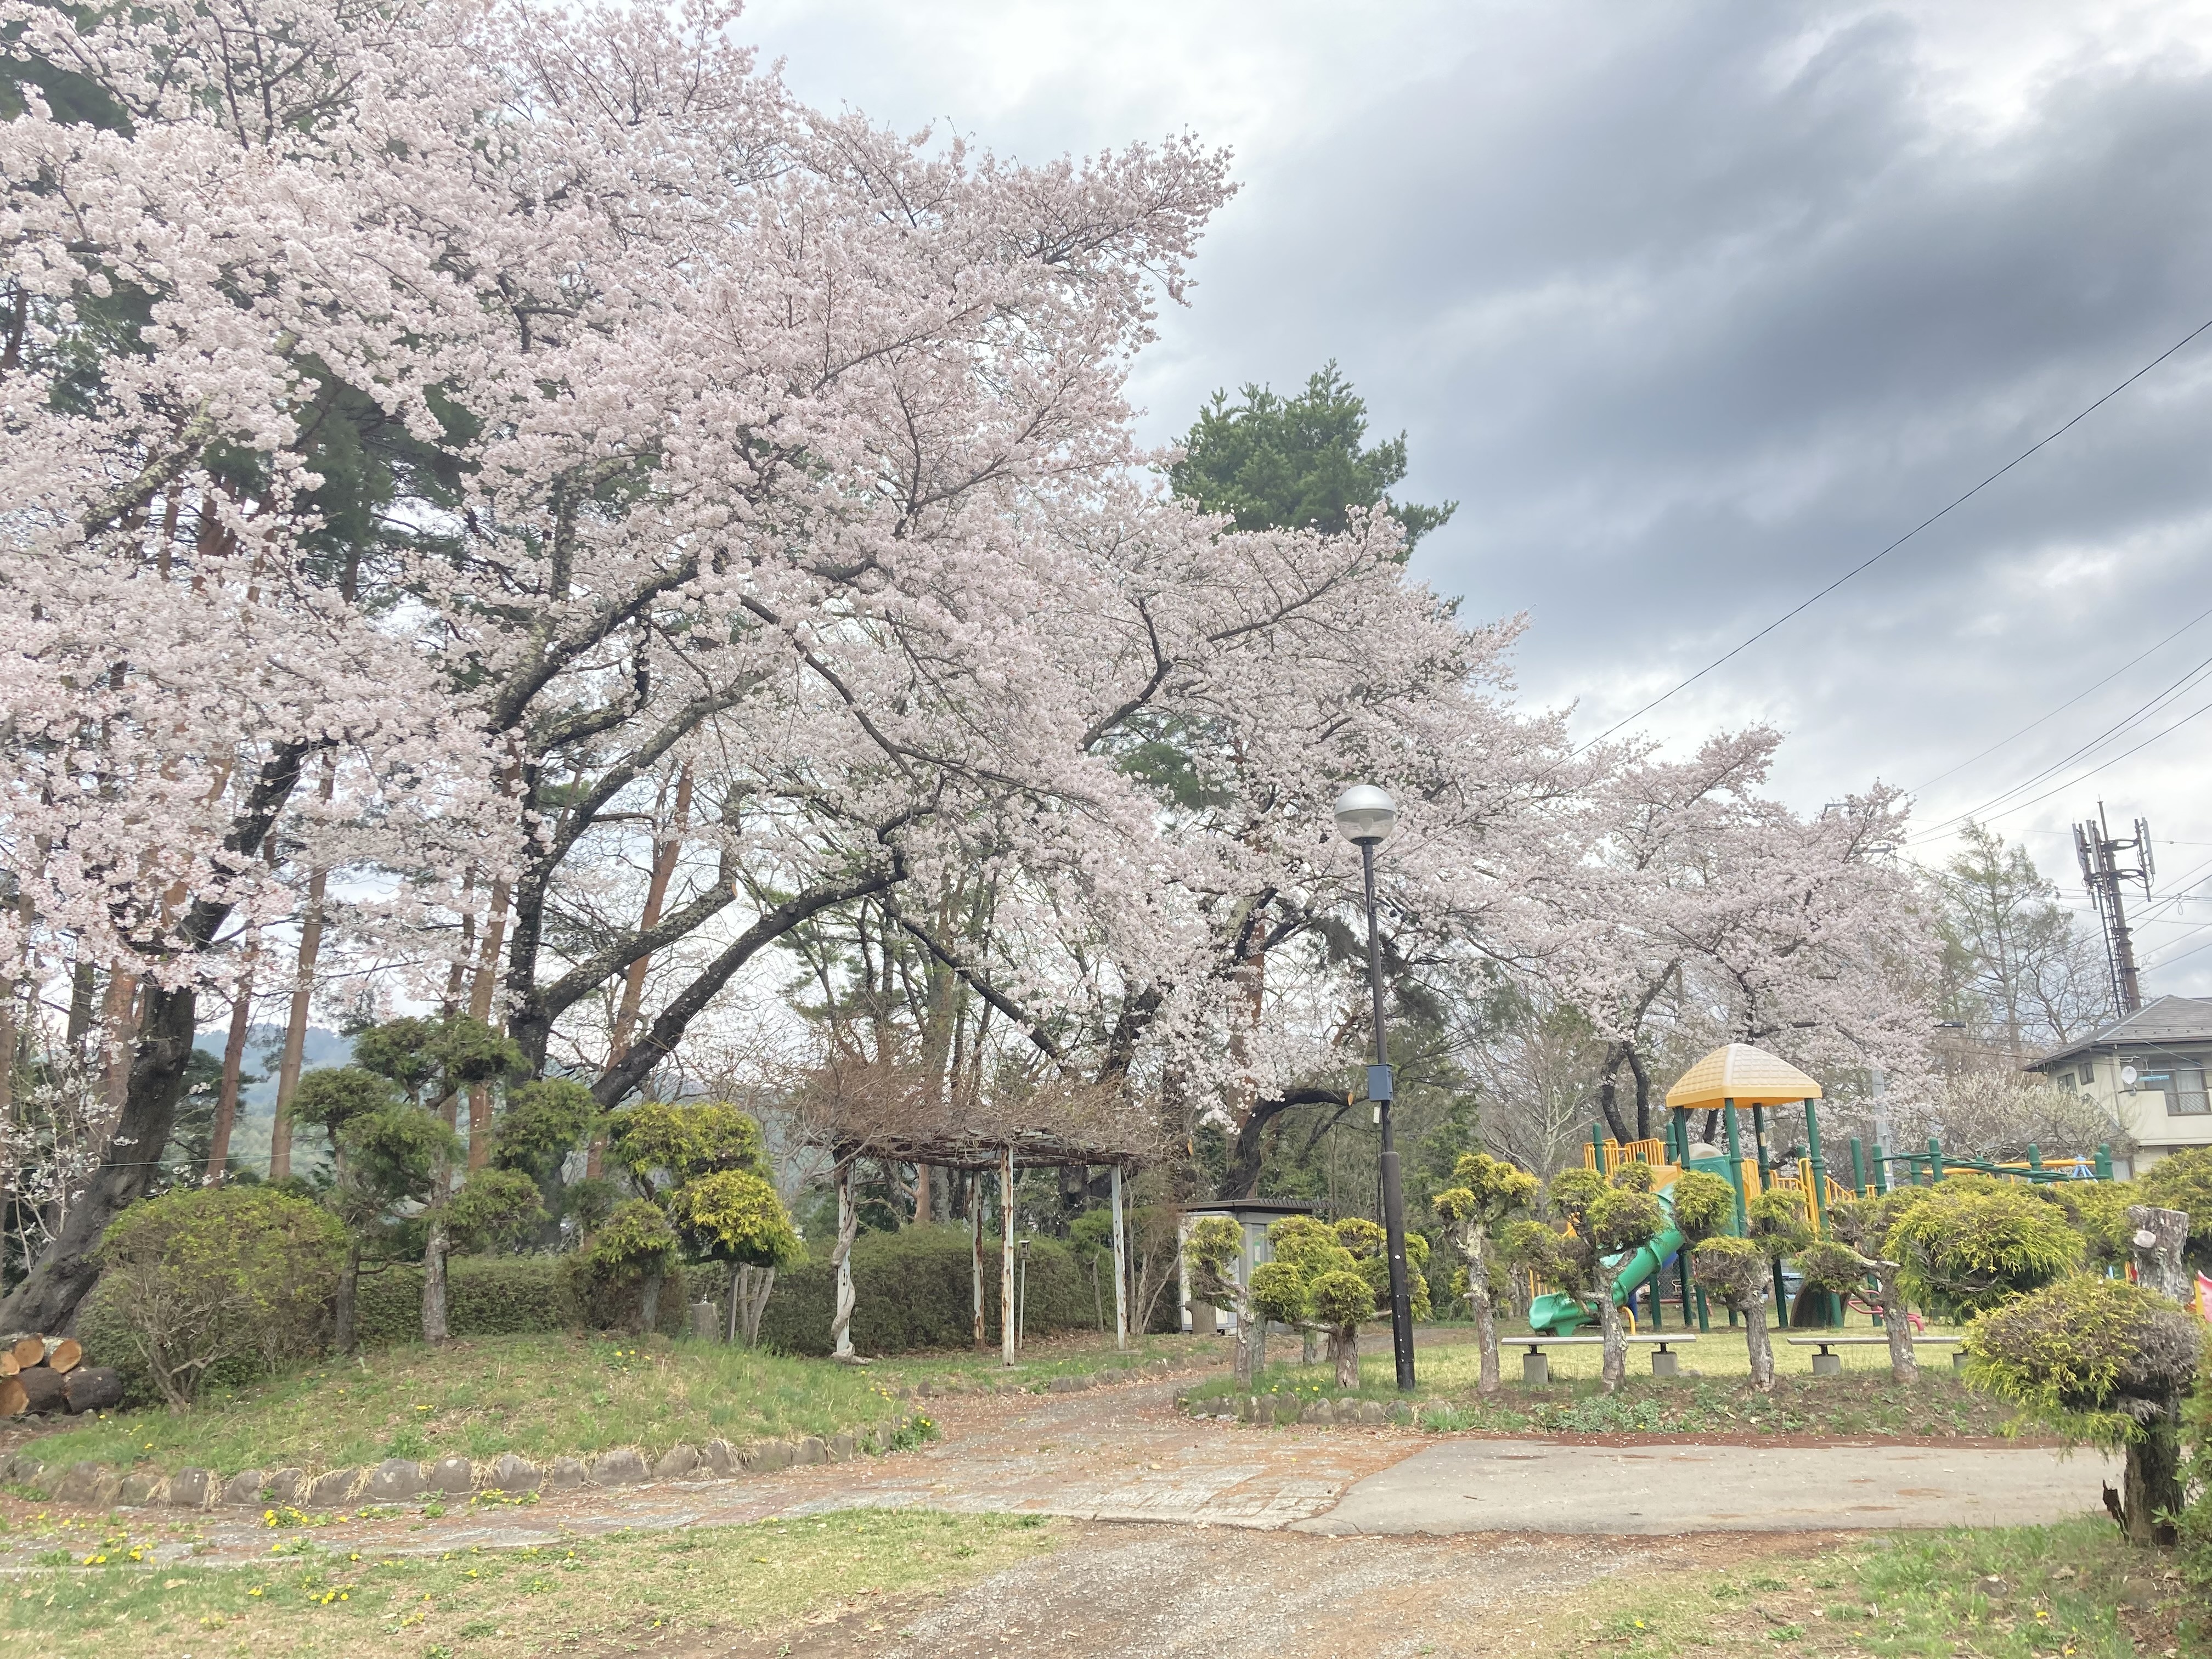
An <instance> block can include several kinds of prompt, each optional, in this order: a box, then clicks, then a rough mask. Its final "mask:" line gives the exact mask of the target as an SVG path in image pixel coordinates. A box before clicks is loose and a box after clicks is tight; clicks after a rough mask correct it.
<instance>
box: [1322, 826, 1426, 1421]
mask: <svg viewBox="0 0 2212 1659" xmlns="http://www.w3.org/2000/svg"><path fill="white" fill-rule="evenodd" d="M1397 822H1398V807H1397V804H1396V803H1395V802H1394V801H1393V800H1392V799H1390V797H1389V794H1388V793H1386V792H1384V791H1383V790H1381V789H1378V788H1376V787H1375V786H1374V785H1373V784H1371V783H1355V784H1354V785H1352V787H1351V788H1349V789H1347V790H1346V791H1345V792H1344V793H1342V794H1340V795H1339V796H1338V797H1337V798H1336V829H1337V833H1338V834H1339V835H1340V836H1343V837H1344V838H1345V839H1346V841H1348V842H1351V843H1352V845H1353V846H1354V847H1357V848H1358V849H1359V867H1360V872H1361V874H1362V875H1363V876H1364V878H1365V880H1366V884H1367V987H1368V989H1369V990H1370V992H1371V993H1372V994H1373V995H1374V998H1375V1063H1374V1064H1373V1065H1372V1066H1369V1067H1368V1068H1367V1097H1368V1099H1370V1100H1371V1101H1373V1102H1374V1103H1375V1111H1376V1118H1377V1119H1378V1121H1380V1122H1381V1123H1382V1125H1383V1231H1384V1233H1386V1234H1387V1235H1388V1236H1389V1252H1390V1347H1391V1351H1392V1352H1393V1354H1394V1355H1395V1357H1396V1359H1397V1362H1398V1389H1399V1391H1400V1392H1401V1394H1411V1393H1412V1392H1413V1297H1412V1295H1411V1293H1410V1292H1409V1291H1407V1281H1406V1192H1405V1188H1404V1187H1403V1185H1402V1184H1401V1182H1400V1181H1399V1178H1398V1148H1397V1145H1396V1143H1395V1141H1393V1140H1392V1139H1391V1136H1390V1096H1391V1088H1390V1051H1389V1048H1388V1046H1387V1045H1386V1044H1385V1042H1384V1040H1383V945H1382V940H1381V936H1380V934H1379V933H1377V932H1376V924H1375V849H1376V848H1377V847H1379V846H1381V845H1382V843H1383V837H1384V836H1387V835H1389V833H1390V831H1391V829H1393V828H1395V826H1396V824H1397Z"/></svg>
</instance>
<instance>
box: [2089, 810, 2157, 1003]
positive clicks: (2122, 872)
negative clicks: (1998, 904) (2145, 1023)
mask: <svg viewBox="0 0 2212 1659" xmlns="http://www.w3.org/2000/svg"><path fill="white" fill-rule="evenodd" d="M2074 852H2075V857H2077V858H2078V859H2079V860H2081V884H2082V885H2083V886H2085V887H2087V889H2088V890H2089V902H2091V903H2093V904H2094V905H2095V906H2096V907H2097V920H2098V921H2100V922H2101V923H2102V924H2103V925H2104V930H2105V969H2106V973H2107V974H2108V975H2110V976H2111V983H2112V1007H2113V1009H2114V1011H2115V1012H2117V1013H2118V1015H2119V1017H2120V1018H2123V1019H2124V1018H2127V1016H2129V1015H2130V1014H2132V1013H2134V1012H2136V1010H2138V1009H2139V1008H2141V1007H2142V979H2141V977H2140V976H2139V975H2137V974H2136V944H2135V936H2134V934H2133V933H2130V931H2129V928H2128V913H2127V908H2126V907H2125V906H2124V904H2122V902H2120V884H2121V883H2122V882H2124V881H2132V882H2139V883H2141V884H2142V890H2143V895H2144V896H2145V897H2148V896H2149V895H2150V884H2151V880H2152V878H2153V877H2154V876H2155V875H2156V874H2157V871H2156V868H2155V867H2154V865H2153V863H2152V860H2151V852H2150V825H2149V824H2148V823H2146V822H2145V821H2144V820H2142V818H2137V819H2136V833H2135V836H2134V837H2133V838H2132V839H2130V840H2126V841H2122V840H2118V839H2116V838H2115V837H2114V836H2113V835H2112V825H2111V824H2110V823H2107V822H2106V817H2105V803H2104V802H2102V801H2099V802H2098V803H2097V816H2096V817H2095V818H2094V819H2093V820H2091V821H2090V822H2087V823H2077V824H2075V826H2074ZM2123 853H2125V854H2130V858H2129V860H2128V861H2127V862H2126V863H2125V864H2123V863H2122V862H2121V861H2120V856H2119V855H2120V854H2123Z"/></svg>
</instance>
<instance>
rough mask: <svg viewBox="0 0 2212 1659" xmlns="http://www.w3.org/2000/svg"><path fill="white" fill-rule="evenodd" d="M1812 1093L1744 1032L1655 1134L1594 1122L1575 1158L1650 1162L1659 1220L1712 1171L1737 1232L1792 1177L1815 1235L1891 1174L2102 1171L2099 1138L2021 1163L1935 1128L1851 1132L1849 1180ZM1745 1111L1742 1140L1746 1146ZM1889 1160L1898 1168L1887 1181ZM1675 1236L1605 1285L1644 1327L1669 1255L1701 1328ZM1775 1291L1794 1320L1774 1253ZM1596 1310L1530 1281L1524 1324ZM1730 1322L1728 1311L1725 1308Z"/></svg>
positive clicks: (1613, 1165) (2031, 1152)
mask: <svg viewBox="0 0 2212 1659" xmlns="http://www.w3.org/2000/svg"><path fill="white" fill-rule="evenodd" d="M1821 1098H1822V1093H1821V1089H1820V1085H1819V1084H1818V1083H1816V1082H1814V1080H1813V1079H1811V1078H1809V1077H1808V1076H1806V1075H1805V1073H1802V1072H1801V1071H1799V1070H1798V1069H1797V1068H1796V1066H1792V1065H1790V1063H1789V1062H1788V1061H1786V1060H1781V1059H1778V1057H1777V1056H1775V1055H1773V1054H1768V1053H1767V1052H1766V1051H1765V1049H1763V1048H1753V1047H1752V1046H1750V1045H1749V1044H1748V1043H1742V1042H1731V1043H1729V1044H1727V1045H1725V1046H1724V1047H1722V1048H1716V1049H1714V1050H1713V1051H1712V1052H1711V1054H1707V1055H1706V1056H1705V1058H1704V1059H1702V1060H1699V1061H1698V1062H1697V1064H1696V1065H1694V1066H1691V1067H1690V1069H1689V1070H1688V1071H1686V1072H1685V1073H1683V1074H1682V1077H1681V1079H1680V1081H1678V1082H1677V1083H1676V1084H1675V1085H1674V1087H1673V1088H1671V1089H1669V1090H1668V1091H1667V1130H1666V1133H1665V1134H1664V1135H1663V1136H1661V1137H1659V1138H1656V1139H1648V1140H1630V1141H1622V1140H1618V1139H1610V1138H1608V1137H1607V1135H1606V1134H1605V1133H1604V1131H1603V1129H1602V1128H1601V1126H1599V1125H1597V1124H1595V1123H1593V1124H1592V1125H1590V1138H1589V1142H1588V1143H1587V1144H1586V1145H1585V1146H1583V1167H1584V1168H1585V1169H1590V1170H1598V1171H1599V1172H1601V1173H1602V1174H1604V1175H1607V1176H1610V1175H1612V1174H1613V1172H1614V1171H1616V1170H1619V1169H1620V1167H1621V1166H1622V1165H1623V1164H1629V1163H1640V1164H1649V1165H1650V1169H1651V1176H1652V1192H1653V1194H1654V1195H1655V1196H1656V1198H1657V1199H1658V1200H1659V1203H1660V1205H1661V1207H1662V1209H1664V1210H1665V1211H1666V1212H1667V1215H1668V1221H1669V1223H1670V1224H1671V1222H1672V1220H1673V1217H1674V1199H1673V1196H1672V1193H1671V1188H1673V1186H1674V1182H1675V1181H1676V1180H1677V1179H1678V1178H1679V1177H1680V1175H1681V1173H1682V1171H1683V1170H1705V1171H1707V1172H1708V1173H1711V1174H1712V1175H1717V1176H1720V1177H1722V1178H1723V1180H1725V1181H1726V1182H1728V1183H1729V1186H1730V1187H1731V1188H1733V1189H1734V1190H1735V1222H1734V1225H1731V1226H1730V1227H1729V1231H1730V1232H1731V1233H1735V1234H1738V1235H1741V1233H1742V1232H1743V1231H1745V1229H1746V1227H1747V1225H1748V1212H1749V1206H1750V1203H1751V1200H1753V1199H1755V1198H1757V1197H1759V1195H1760V1194H1763V1193H1766V1192H1771V1191H1772V1190H1774V1189H1776V1188H1784V1187H1787V1188H1795V1189H1796V1191H1797V1192H1798V1193H1800V1194H1802V1197H1803V1200H1804V1206H1805V1218H1806V1220H1807V1222H1808V1225H1810V1226H1811V1228H1812V1230H1813V1232H1814V1236H1815V1237H1819V1236H1820V1235H1821V1234H1822V1233H1824V1232H1826V1230H1827V1218H1828V1212H1829V1207H1830V1206H1832V1205H1833V1204H1834V1203H1836V1202H1837V1201H1838V1200H1848V1199H1851V1198H1857V1197H1865V1196H1869V1195H1873V1194H1881V1193H1887V1192H1888V1191H1889V1190H1890V1189H1891V1187H1892V1186H1893V1184H1894V1185H1897V1186H1923V1185H1932V1184H1933V1183H1934V1182H1938V1181H1941V1180H1942V1178H1943V1177H1944V1176H1947V1175H1949V1174H1952V1173H1954V1172H1957V1171H1961V1170H1970V1171H1973V1172H1975V1173H1978V1174H1983V1175H1991V1176H2002V1177H2005V1178H2008V1179H2011V1180H2016V1181H2026V1182H2053V1181H2085V1180H2089V1181H2110V1180H2111V1179H2112V1149H2111V1147H2109V1146H2099V1147H2098V1148H2097V1152H2096V1155H2095V1156H2094V1157H2093V1158H2079V1157H2076V1158H2051V1159H2045V1158H2043V1157H2042V1156H2041V1154H2040V1153H2039V1151H2038V1150H2037V1149H2036V1148H2035V1147H2033V1146H2030V1147H2029V1148H2028V1149H2027V1158H2026V1159H2025V1160H2023V1161H2021V1162H2018V1163H1994V1162H1990V1161H1989V1160H1987V1159H1982V1158H1959V1157H1955V1156H1954V1155H1952V1154H1950V1153H1948V1152H1945V1151H1944V1150H1943V1148H1942V1144H1941V1143H1940V1142H1938V1141H1936V1140H1934V1139H1930V1140H1929V1143H1928V1147H1927V1150H1926V1151H1925V1152H1897V1153H1891V1152H1884V1151H1883V1149H1882V1148H1881V1146H1880V1145H1879V1144H1878V1143H1876V1144H1867V1143H1863V1142H1862V1141H1860V1140H1858V1139H1856V1138H1854V1139H1852V1140H1851V1141H1850V1143H1849V1146H1850V1181H1849V1182H1840V1181H1838V1180H1837V1179H1836V1178H1835V1177H1834V1176H1832V1175H1831V1174H1830V1173H1829V1170H1828V1162H1827V1158H1826V1152H1825V1149H1824V1147H1823V1145H1822V1142H1821V1139H1820V1110H1819V1108H1818V1106H1817V1105H1816V1104H1815V1103H1816V1102H1818V1101H1820V1099H1821ZM1784 1110H1787V1111H1788V1113H1789V1117H1788V1119H1786V1120H1785V1119H1784V1118H1783V1117H1781V1116H1779V1115H1777V1116H1775V1117H1772V1118H1770V1117H1769V1115H1768V1114H1769V1113H1770V1112H1772V1113H1776V1114H1780V1113H1782V1112H1784ZM1698 1111H1703V1112H1705V1113H1706V1114H1707V1126H1708V1127H1707V1131H1706V1133H1708V1134H1710V1133H1713V1132H1714V1131H1716V1130H1717V1132H1718V1133H1720V1134H1721V1136H1722V1139H1723V1144H1721V1145H1718V1146H1716V1145H1714V1144H1713V1143H1712V1142H1711V1141H1710V1140H1709V1139H1704V1138H1703V1137H1694V1138H1693V1137H1692V1133H1691V1127H1690V1115H1691V1114H1692V1113H1693V1112H1698ZM1800 1114H1802V1123H1803V1125H1804V1151H1803V1152H1802V1154H1799V1155H1794V1156H1793V1155H1790V1153H1784V1155H1782V1156H1779V1157H1777V1156H1772V1155H1771V1154H1770V1150H1769V1137H1770V1133H1771V1134H1772V1137H1773V1139H1775V1140H1776V1141H1780V1140H1781V1139H1783V1136H1784V1127H1783V1125H1784V1122H1785V1121H1787V1122H1789V1123H1790V1125H1791V1130H1790V1132H1791V1133H1794V1126H1795V1124H1796V1121H1800V1118H1799V1115H1800ZM1747 1118H1748V1128H1749V1131H1750V1145H1749V1146H1748V1147H1747V1146H1746V1145H1745V1129H1746V1127H1747V1123H1746V1119H1747ZM1793 1150H1794V1149H1793ZM1893 1170H1894V1171H1896V1172H1897V1175H1896V1178H1895V1179H1894V1181H1893V1176H1892V1171H1893ZM1682 1243H1683V1241H1682V1235H1681V1233H1680V1231H1678V1230H1677V1229H1675V1228H1674V1226H1673V1225H1668V1227H1667V1228H1665V1229H1664V1230H1663V1231H1662V1232H1661V1233H1660V1234H1659V1235H1658V1236H1657V1237H1655V1238H1654V1239H1653V1240H1652V1241H1651V1242H1650V1243H1649V1244H1646V1245H1644V1247H1643V1248H1642V1249H1638V1250H1637V1251H1635V1252H1633V1253H1632V1257H1631V1259H1630V1261H1629V1263H1628V1265H1627V1267H1626V1269H1625V1270H1624V1271H1623V1272H1621V1273H1620V1276H1619V1277H1618V1279H1615V1281H1614V1284H1613V1299H1614V1301H1615V1302H1616V1303H1618V1304H1620V1306H1622V1307H1624V1308H1626V1309H1627V1310H1629V1313H1630V1316H1631V1318H1632V1319H1636V1318H1638V1308H1639V1305H1640V1306H1641V1308H1642V1310H1643V1312H1642V1315H1641V1319H1642V1321H1643V1322H1647V1323H1648V1324H1649V1326H1650V1328H1651V1329H1653V1330H1655V1331H1656V1330H1661V1329H1663V1328H1665V1320H1666V1310H1665V1308H1664V1307H1663V1306H1662V1303H1661V1301H1660V1297H1659V1295H1658V1292H1657V1290H1656V1280H1657V1279H1658V1277H1659V1275H1660V1273H1662V1271H1663V1270H1664V1269H1665V1268H1666V1267H1668V1265H1669V1264H1670V1263H1671V1264H1676V1265H1677V1273H1676V1278H1677V1279H1678V1280H1679V1283H1680V1293H1681V1294H1680V1307H1681V1317H1682V1320H1683V1322H1684V1323H1685V1324H1686V1325H1687V1324H1690V1323H1692V1322H1694V1323H1695V1324H1696V1325H1697V1327H1698V1328H1699V1329H1700V1330H1703V1329H1705V1328H1708V1327H1709V1325H1710V1322H1711V1315H1710V1311H1709V1310H1708V1309H1707V1307H1706V1305H1705V1297H1704V1295H1703V1293H1702V1292H1699V1291H1695V1290H1694V1289H1693V1287H1692V1285H1691V1283H1690V1276H1689V1274H1688V1273H1686V1272H1681V1271H1680V1267H1679V1258H1680V1253H1681V1249H1682ZM1647 1291H1648V1294H1647V1293H1646V1292H1647ZM1774 1292H1775V1306H1776V1309H1777V1310H1778V1313H1779V1314H1780V1315H1781V1316H1783V1317H1784V1318H1785V1319H1787V1320H1788V1321H1789V1322H1790V1323H1793V1324H1795V1323H1798V1322H1799V1321H1797V1320H1796V1319H1792V1318H1790V1296H1789V1291H1788V1287H1787V1285H1786V1284H1785V1282H1784V1273H1783V1268H1782V1264H1781V1262H1779V1261H1777V1262H1776V1263H1775V1264H1774ZM1639 1297H1641V1298H1642V1299H1641V1302H1640V1304H1639ZM1825 1303H1826V1306H1825V1310H1824V1314H1825V1316H1824V1317H1823V1318H1822V1319H1821V1320H1820V1323H1821V1324H1822V1325H1826V1326H1836V1325H1840V1324H1841V1323H1842V1322H1843V1304H1842V1303H1841V1302H1840V1301H1839V1300H1838V1298H1837V1297H1834V1296H1833V1295H1829V1296H1826V1297H1825ZM1596 1317H1597V1316H1596V1314H1595V1312H1594V1311H1593V1310H1591V1309H1590V1308H1589V1307H1588V1306H1587V1305H1585V1304H1584V1303H1583V1301H1582V1300H1581V1299H1579V1298H1577V1297H1574V1296H1571V1295H1568V1294H1565V1293H1564V1292H1559V1291H1553V1292H1549V1293H1544V1292H1542V1291H1541V1290H1539V1289H1538V1288H1537V1287H1534V1286H1533V1285H1532V1294H1531V1296H1530V1299H1529V1304H1528V1326H1529V1328H1530V1329H1531V1330H1533V1331H1536V1332H1539V1333H1548V1334H1553V1335H1559V1336H1564V1335H1565V1334H1568V1333H1570V1332H1571V1331H1573V1330H1574V1329H1575V1328H1577V1326H1580V1325H1583V1324H1589V1323H1595V1320H1596ZM1729 1322H1730V1323H1734V1322H1735V1316H1734V1315H1733V1314H1731V1315H1730V1316H1729Z"/></svg>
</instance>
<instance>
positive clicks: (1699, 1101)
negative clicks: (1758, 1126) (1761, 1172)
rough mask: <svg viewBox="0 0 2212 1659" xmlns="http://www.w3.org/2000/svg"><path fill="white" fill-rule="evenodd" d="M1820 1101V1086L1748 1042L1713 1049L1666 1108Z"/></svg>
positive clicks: (1672, 1094) (1671, 1091)
mask: <svg viewBox="0 0 2212 1659" xmlns="http://www.w3.org/2000/svg"><path fill="white" fill-rule="evenodd" d="M1818 1099H1820V1085H1819V1084H1817V1083H1815V1082H1814V1081H1813V1079H1811V1078H1809V1077H1807V1076H1806V1075H1805V1073H1802V1072H1801V1071H1799V1070H1798V1069H1797V1068H1796V1066H1792V1065H1791V1064H1790V1062H1789V1061H1788V1060H1778V1059H1777V1058H1776V1057H1775V1056H1774V1055H1772V1054H1768V1053H1767V1052H1766V1050H1765V1049H1764V1048H1753V1047H1752V1046H1751V1045H1750V1044H1749V1043H1747V1042H1731V1043H1729V1044H1728V1045H1727V1046H1726V1047H1725V1048H1716V1049H1714V1050H1713V1051H1712V1053H1711V1054H1707V1055H1706V1056H1705V1058H1704V1059H1703V1060H1699V1062H1698V1063H1697V1064H1696V1065H1694V1066H1692V1067H1690V1069H1689V1070H1688V1071H1686V1072H1685V1073H1682V1080H1681V1081H1680V1082H1679V1083H1677V1084H1676V1085H1674V1087H1673V1088H1671V1089H1669V1090H1668V1091H1667V1103H1668V1105H1669V1106H1671V1107H1673V1108H1674V1109H1676V1110H1678V1111H1679V1110H1680V1109H1682V1108H1684V1107H1687V1106H1717V1105H1719V1104H1720V1103H1722V1102H1723V1101H1726V1100H1733V1101H1734V1102H1735V1103H1736V1104H1737V1105H1739V1106H1779V1105H1781V1104H1783V1103H1784V1102H1788V1101H1798V1100H1818Z"/></svg>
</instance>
